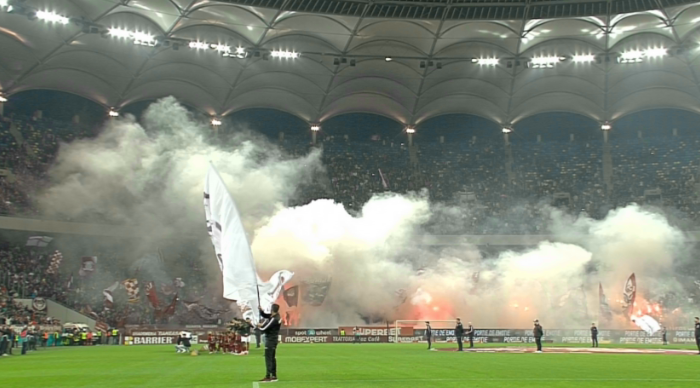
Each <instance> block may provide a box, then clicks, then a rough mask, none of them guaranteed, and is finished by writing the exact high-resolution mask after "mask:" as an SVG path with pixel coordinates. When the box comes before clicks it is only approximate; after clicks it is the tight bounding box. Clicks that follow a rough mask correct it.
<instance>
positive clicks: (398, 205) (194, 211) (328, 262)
mask: <svg viewBox="0 0 700 388" xmlns="http://www.w3.org/2000/svg"><path fill="white" fill-rule="evenodd" d="M208 132H209V130H208V128H207V127H206V125H205V124H203V123H201V122H198V121H197V120H195V119H194V118H193V117H191V116H190V115H189V114H188V113H187V111H186V110H185V109H183V108H182V107H180V106H179V105H177V104H176V103H175V101H174V100H172V99H165V100H162V101H160V102H158V103H156V104H154V105H153V106H152V107H151V108H150V109H149V110H148V111H147V112H146V114H145V116H144V118H143V125H141V124H139V123H137V122H135V121H134V119H133V118H126V119H122V120H118V121H116V122H114V123H111V124H110V125H108V126H107V127H106V128H105V130H104V131H103V133H101V134H100V136H99V137H97V138H96V139H91V140H82V141H77V142H74V143H72V144H69V145H62V147H61V151H60V153H59V156H58V159H57V162H56V164H55V166H53V168H52V169H51V171H50V176H51V179H52V184H51V186H50V187H49V188H48V189H47V190H46V191H45V193H44V194H43V195H42V197H41V200H40V204H41V205H42V207H43V209H44V211H45V213H47V214H50V215H64V216H70V217H74V218H78V217H83V216H86V215H90V214H95V213H98V214H101V215H102V217H104V218H105V219H109V220H115V221H119V222H123V223H128V224H130V225H135V226H137V227H139V228H143V230H144V233H145V235H148V236H151V237H153V238H176V237H177V236H181V235H182V234H183V233H184V234H192V235H194V236H197V238H199V239H201V240H202V244H203V246H207V247H208V248H207V249H208V253H209V254H210V257H211V260H210V263H211V266H212V267H215V264H214V263H215V259H214V257H213V253H211V249H210V243H209V240H208V237H207V236H206V233H205V230H204V218H203V209H202V184H203V179H204V175H205V173H206V168H207V163H208V161H209V160H211V161H213V163H214V164H215V165H216V167H217V169H218V170H219V171H220V173H221V175H222V177H223V178H224V180H225V182H226V184H227V185H228V187H229V190H230V191H231V194H232V195H233V197H234V198H235V200H236V201H237V204H238V207H239V209H240V212H241V214H242V216H243V218H244V224H245V226H246V228H247V230H248V231H249V235H250V236H251V237H252V249H253V253H254V255H255V257H256V262H257V263H258V270H259V271H260V272H261V276H262V277H263V278H265V277H266V276H268V275H270V274H271V273H273V272H275V271H277V270H280V269H287V270H291V271H294V272H295V273H296V275H295V278H294V280H293V282H297V283H299V282H301V281H303V280H305V279H313V278H323V279H331V282H332V285H331V288H330V293H329V295H328V297H327V298H326V300H325V302H324V304H323V306H321V307H315V308H312V307H309V306H303V307H302V309H303V316H302V324H304V325H309V326H313V325H315V326H325V325H335V324H356V323H360V317H361V316H374V317H382V318H385V319H424V318H430V319H438V318H443V319H451V318H454V317H455V316H460V317H461V318H462V319H464V320H466V321H472V322H474V323H475V324H476V325H477V326H481V327H487V326H491V327H494V326H501V327H527V326H529V325H530V323H531V322H532V319H535V318H539V319H541V320H542V321H543V323H545V325H546V326H547V327H555V326H559V327H587V325H588V324H589V323H590V319H592V318H595V317H596V316H597V284H598V281H602V282H603V285H604V286H605V287H606V292H607V294H608V296H609V297H610V299H612V300H611V301H610V302H611V305H613V307H615V306H614V300H615V297H614V295H616V294H617V293H620V292H621V289H622V286H623V284H624V281H625V280H626V278H627V276H629V274H630V273H631V272H636V273H637V274H638V282H639V284H640V289H641V288H643V287H645V286H643V284H648V285H650V286H653V287H655V289H656V290H661V289H663V290H675V291H678V292H680V291H681V290H682V287H681V285H680V283H679V282H678V281H677V280H676V279H675V277H674V276H673V267H674V263H676V262H677V261H678V260H679V258H682V257H684V254H685V253H684V252H683V247H684V245H685V244H686V242H685V240H684V237H683V234H682V233H681V232H680V231H679V230H677V229H676V228H674V227H673V226H671V225H670V224H669V223H668V221H667V220H666V219H665V218H664V217H663V216H662V215H661V214H658V213H655V212H652V211H648V210H645V209H643V208H641V207H639V206H636V205H633V206H629V207H626V208H623V209H617V210H615V211H613V212H611V213H610V215H609V216H608V217H607V218H606V219H605V220H602V221H596V220H592V219H589V218H586V217H572V216H570V215H567V214H563V213H561V212H559V211H556V210H552V211H551V222H550V225H549V227H550V230H551V232H552V233H553V236H554V238H553V241H552V242H544V243H541V244H540V245H538V246H536V247H530V248H529V249H526V250H524V251H518V252H515V251H506V252H503V253H501V254H499V255H496V256H495V257H484V255H483V254H482V253H480V252H479V251H478V249H477V248H476V247H473V246H468V245H465V246H464V247H450V248H435V247H428V246H422V245H420V241H421V238H420V237H421V236H422V235H423V234H424V233H425V231H424V228H425V227H426V225H428V223H429V222H435V221H436V220H439V222H440V223H441V224H442V226H444V227H443V228H442V229H443V230H449V231H454V230H458V229H459V228H460V227H459V226H456V225H462V224H463V220H464V219H467V218H468V209H462V208H455V207H449V206H445V205H441V204H431V203H430V202H429V200H428V197H427V194H426V193H424V192H423V193H417V194H411V195H396V194H383V195H377V196H375V197H373V198H372V199H371V200H370V201H369V202H367V203H366V204H365V205H364V207H363V208H362V211H361V213H360V214H358V215H351V214H348V212H347V211H346V210H345V209H344V208H343V206H342V205H341V204H337V203H334V202H333V201H332V200H317V201H314V202H311V203H309V204H307V205H304V206H299V207H285V206H284V204H285V203H287V201H288V200H289V199H290V198H291V197H293V196H294V193H295V191H296V189H297V188H298V186H299V185H300V184H303V183H306V182H309V180H310V179H311V178H312V177H313V175H314V174H315V173H317V172H319V171H322V170H323V168H322V166H321V159H320V152H319V151H315V152H311V153H310V154H309V155H308V156H306V157H304V158H300V159H289V158H286V157H284V155H283V154H282V152H281V151H280V150H279V149H277V148H276V147H275V146H273V145H272V144H269V143H266V142H264V141H262V140H260V139H253V138H250V137H246V136H245V135H239V136H234V141H233V142H232V143H231V145H228V146H222V145H213V144H212V142H209V141H207V139H206V134H207V133H208ZM507 221H509V220H500V221H499V222H507ZM510 222H511V223H512V221H510ZM591 268H593V270H592V269H591ZM418 269H424V271H423V273H421V274H418V273H417V270H418ZM419 288H420V289H421V292H422V293H425V294H426V295H429V296H430V297H429V298H418V299H417V302H416V303H411V298H410V296H412V295H413V294H414V293H415V292H416V290H418V289H419ZM400 289H405V290H407V292H408V294H409V298H408V302H406V303H404V304H402V305H401V306H398V307H397V305H398V304H399V302H400V301H398V300H397V290H400ZM664 292H665V291H664ZM648 294H649V295H651V294H653V292H651V291H650V292H648ZM428 299H429V300H430V302H426V301H427V300H428Z"/></svg>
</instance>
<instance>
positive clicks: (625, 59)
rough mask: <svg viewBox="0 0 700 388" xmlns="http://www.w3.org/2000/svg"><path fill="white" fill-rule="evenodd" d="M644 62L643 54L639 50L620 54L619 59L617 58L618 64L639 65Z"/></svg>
mask: <svg viewBox="0 0 700 388" xmlns="http://www.w3.org/2000/svg"><path fill="white" fill-rule="evenodd" d="M643 60H644V53H643V52H642V51H639V50H632V51H627V52H624V53H622V54H620V57H619V58H617V61H618V62H619V63H639V62H642V61H643Z"/></svg>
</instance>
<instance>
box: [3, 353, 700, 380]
mask: <svg viewBox="0 0 700 388" xmlns="http://www.w3.org/2000/svg"><path fill="white" fill-rule="evenodd" d="M438 346H439V347H453V345H444V344H443V345H438ZM500 346H502V345H500ZM567 346H570V345H567ZM614 347H618V348H619V347H621V346H620V345H614ZM627 347H644V346H627ZM671 348H673V347H671ZM675 348H678V349H693V347H690V346H688V347H685V346H676V347H675ZM15 354H17V352H15ZM277 359H278V373H279V378H280V381H279V382H277V383H266V384H260V386H269V385H273V386H280V387H284V388H301V387H308V388H316V387H318V388H321V387H323V388H333V387H337V388H358V387H381V388H407V387H436V388H447V387H539V388H549V387H596V388H603V387H634V388H643V387H655V388H658V387H697V386H698V384H700V356H677V355H639V354H630V355H617V354H547V353H544V354H506V353H457V352H428V351H427V350H425V345H422V344H400V345H394V344H362V345H352V344H297V345H291V344H282V345H280V347H279V348H278V357H277ZM264 372H265V368H264V359H263V352H262V349H252V352H251V354H250V355H249V356H241V357H236V356H231V355H222V354H216V355H209V354H200V355H199V356H197V357H193V356H190V355H183V354H176V353H175V350H174V348H173V347H172V346H133V347H128V346H99V347H75V348H73V347H67V348H54V349H48V350H42V349H40V350H38V351H36V352H31V353H29V354H28V355H26V356H16V355H15V356H11V357H3V358H0V387H4V388H9V387H12V388H14V387H18V388H19V387H22V388H28V387H56V388H59V387H66V388H68V387H70V388H77V387H99V388H111V387H163V388H178V387H188V388H194V387H209V388H213V387H229V388H238V387H245V388H251V387H256V386H257V385H255V384H254V382H255V381H257V380H259V379H261V378H262V377H263V376H264Z"/></svg>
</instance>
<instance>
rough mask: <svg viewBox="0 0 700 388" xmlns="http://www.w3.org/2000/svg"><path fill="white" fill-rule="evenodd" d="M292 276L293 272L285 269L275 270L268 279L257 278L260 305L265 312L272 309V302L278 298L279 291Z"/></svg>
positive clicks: (280, 291)
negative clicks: (265, 280)
mask: <svg viewBox="0 0 700 388" xmlns="http://www.w3.org/2000/svg"><path fill="white" fill-rule="evenodd" d="M292 276H294V272H290V271H287V270H281V271H277V272H275V274H274V275H272V277H270V281H268V282H263V281H262V280H260V278H258V284H259V289H260V307H262V309H263V310H265V312H267V313H269V312H270V309H272V304H273V303H275V301H276V300H277V298H279V296H280V293H282V291H283V290H284V285H285V284H287V282H288V281H289V280H290V279H291V278H292Z"/></svg>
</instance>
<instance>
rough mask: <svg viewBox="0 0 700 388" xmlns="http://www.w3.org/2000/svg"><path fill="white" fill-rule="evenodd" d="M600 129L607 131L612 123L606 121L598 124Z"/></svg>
mask: <svg viewBox="0 0 700 388" xmlns="http://www.w3.org/2000/svg"><path fill="white" fill-rule="evenodd" d="M600 129H601V130H603V131H609V130H611V129H612V125H610V123H609V122H607V121H606V122H605V123H604V124H603V125H601V126H600Z"/></svg>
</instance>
